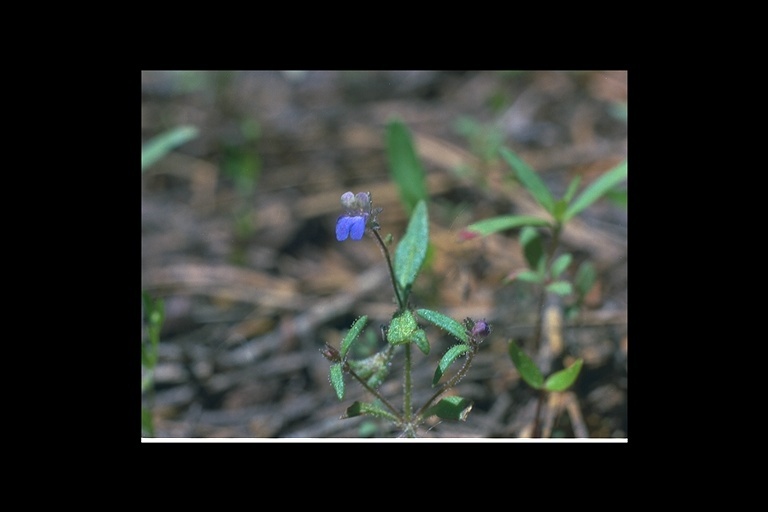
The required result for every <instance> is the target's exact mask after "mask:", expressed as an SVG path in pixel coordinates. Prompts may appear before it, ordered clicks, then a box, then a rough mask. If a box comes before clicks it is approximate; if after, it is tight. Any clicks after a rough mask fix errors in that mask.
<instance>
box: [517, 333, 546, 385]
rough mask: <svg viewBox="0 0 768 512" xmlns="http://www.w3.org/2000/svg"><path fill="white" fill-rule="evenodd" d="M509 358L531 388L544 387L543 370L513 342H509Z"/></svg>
mask: <svg viewBox="0 0 768 512" xmlns="http://www.w3.org/2000/svg"><path fill="white" fill-rule="evenodd" d="M509 357H510V358H511V359H512V362H513V363H514V364H515V368H517V371H518V372H520V376H521V377H522V378H523V380H524V381H525V382H527V383H528V385H529V386H531V387H532V388H535V389H541V387H542V386H543V385H544V376H543V375H542V374H541V370H539V368H538V367H537V366H536V363H534V362H533V359H531V358H530V357H528V354H526V353H525V352H523V351H522V350H521V349H520V348H519V347H518V346H517V345H516V344H515V342H514V341H513V340H509Z"/></svg>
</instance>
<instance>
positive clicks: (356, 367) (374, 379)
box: [347, 345, 394, 389]
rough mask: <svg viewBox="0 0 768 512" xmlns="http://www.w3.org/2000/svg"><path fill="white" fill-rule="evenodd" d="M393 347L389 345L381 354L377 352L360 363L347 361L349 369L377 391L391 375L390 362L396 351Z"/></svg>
mask: <svg viewBox="0 0 768 512" xmlns="http://www.w3.org/2000/svg"><path fill="white" fill-rule="evenodd" d="M393 348H394V347H393V346H392V345H387V348H385V349H384V350H382V351H381V352H377V353H376V354H373V355H372V356H370V357H366V358H365V359H362V360H360V361H356V360H354V359H349V360H347V363H349V367H350V368H351V369H352V370H353V371H354V372H355V373H356V374H357V376H358V377H360V378H361V379H364V380H365V381H366V383H367V384H368V385H369V386H370V387H372V388H374V389H376V388H378V387H379V385H381V383H382V382H383V381H384V378H385V377H386V376H387V375H388V374H389V370H390V368H391V366H390V362H391V361H392V356H393V354H394V351H393V350H392V349H393Z"/></svg>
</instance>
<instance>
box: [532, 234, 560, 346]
mask: <svg viewBox="0 0 768 512" xmlns="http://www.w3.org/2000/svg"><path fill="white" fill-rule="evenodd" d="M562 228H563V226H562V224H560V223H559V222H558V223H557V224H556V225H555V227H554V228H553V233H552V240H551V241H550V244H549V250H548V251H547V263H546V265H545V269H546V273H547V276H549V273H550V267H551V265H552V260H554V258H555V252H556V251H557V246H558V245H559V244H560V232H561V231H562ZM546 298H547V287H546V285H544V286H542V287H541V291H540V293H539V300H538V304H537V305H536V306H537V310H536V311H537V316H536V326H535V328H534V331H533V352H534V353H536V352H538V350H539V343H540V342H541V331H542V328H543V324H544V302H545V300H546Z"/></svg>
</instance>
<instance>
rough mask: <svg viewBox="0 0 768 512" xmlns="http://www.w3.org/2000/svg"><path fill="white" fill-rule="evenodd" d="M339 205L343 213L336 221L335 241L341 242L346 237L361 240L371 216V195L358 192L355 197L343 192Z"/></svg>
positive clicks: (350, 193)
mask: <svg viewBox="0 0 768 512" xmlns="http://www.w3.org/2000/svg"><path fill="white" fill-rule="evenodd" d="M341 205H342V206H343V207H344V210H345V212H344V215H341V216H340V217H339V218H338V219H337V220H336V240H338V241H339V242H341V241H343V240H346V239H347V237H349V238H351V239H352V240H361V239H362V238H363V235H364V234H365V227H366V225H367V224H368V217H369V216H370V215H371V194H370V193H369V192H360V193H358V194H357V195H355V194H353V193H352V192H344V193H343V194H342V195H341Z"/></svg>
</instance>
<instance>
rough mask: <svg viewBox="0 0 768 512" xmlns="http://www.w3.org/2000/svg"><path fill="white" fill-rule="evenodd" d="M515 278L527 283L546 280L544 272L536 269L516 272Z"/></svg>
mask: <svg viewBox="0 0 768 512" xmlns="http://www.w3.org/2000/svg"><path fill="white" fill-rule="evenodd" d="M514 279H516V280H517V281H523V282H525V283H542V282H544V274H542V273H540V272H536V271H535V270H523V271H521V272H518V273H516V274H515V276H514Z"/></svg>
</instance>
